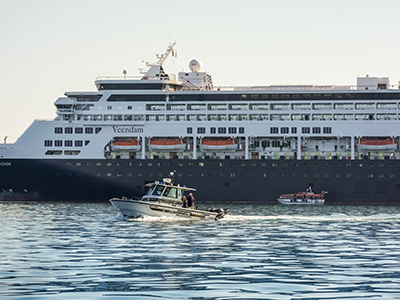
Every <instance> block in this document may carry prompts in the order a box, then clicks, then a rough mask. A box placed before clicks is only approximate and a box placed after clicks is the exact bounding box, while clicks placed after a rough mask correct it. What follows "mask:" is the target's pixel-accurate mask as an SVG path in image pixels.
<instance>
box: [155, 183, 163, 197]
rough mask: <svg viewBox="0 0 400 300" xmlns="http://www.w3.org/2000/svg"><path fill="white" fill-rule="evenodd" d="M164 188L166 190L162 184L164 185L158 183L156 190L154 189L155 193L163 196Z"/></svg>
mask: <svg viewBox="0 0 400 300" xmlns="http://www.w3.org/2000/svg"><path fill="white" fill-rule="evenodd" d="M163 190H164V186H162V185H157V186H156V187H155V189H154V191H153V195H156V196H161V194H162V191H163Z"/></svg>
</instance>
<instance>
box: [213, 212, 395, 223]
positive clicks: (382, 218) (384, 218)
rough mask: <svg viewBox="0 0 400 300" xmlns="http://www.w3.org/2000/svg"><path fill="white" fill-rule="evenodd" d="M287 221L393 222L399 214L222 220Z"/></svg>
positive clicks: (230, 218) (229, 218)
mask: <svg viewBox="0 0 400 300" xmlns="http://www.w3.org/2000/svg"><path fill="white" fill-rule="evenodd" d="M260 220H261V221H262V220H266V221H284V222H285V221H287V222H293V221H298V222H312V221H315V222H393V221H400V214H396V215H393V214H376V215H369V216H354V215H353V216H352V215H346V214H343V213H335V214H332V215H325V216H304V215H273V216H265V215H252V216H246V215H227V216H225V217H224V218H223V219H222V220H220V221H223V222H230V221H260Z"/></svg>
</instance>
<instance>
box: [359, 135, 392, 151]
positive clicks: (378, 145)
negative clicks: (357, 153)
mask: <svg viewBox="0 0 400 300" xmlns="http://www.w3.org/2000/svg"><path fill="white" fill-rule="evenodd" d="M397 148H398V143H397V142H396V141H395V140H394V139H392V138H384V139H378V138H375V139H374V138H362V139H360V140H359V142H358V149H359V150H372V151H374V150H375V151H383V150H396V149H397Z"/></svg>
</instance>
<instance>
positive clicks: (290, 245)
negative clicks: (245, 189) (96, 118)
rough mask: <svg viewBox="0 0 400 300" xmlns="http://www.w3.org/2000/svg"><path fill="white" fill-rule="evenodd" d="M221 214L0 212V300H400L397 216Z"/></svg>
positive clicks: (298, 211) (19, 208) (398, 209)
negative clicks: (182, 217) (176, 217)
mask: <svg viewBox="0 0 400 300" xmlns="http://www.w3.org/2000/svg"><path fill="white" fill-rule="evenodd" d="M225 206H226V207H229V208H230V211H231V215H230V216H228V217H226V218H225V219H223V220H219V221H173V220H171V219H167V218H141V219H127V218H123V217H122V216H121V215H120V214H119V213H118V212H117V211H115V210H114V208H113V207H112V206H111V204H109V203H67V202H0V228H1V235H0V266H1V267H0V299H2V300H5V299H29V300H34V299H56V300H58V299H104V300H107V299H145V300H146V299H147V300H160V299H352V300H354V299H379V300H383V299H400V206H329V205H322V206H284V205H257V206H254V205H233V204H232V205H225Z"/></svg>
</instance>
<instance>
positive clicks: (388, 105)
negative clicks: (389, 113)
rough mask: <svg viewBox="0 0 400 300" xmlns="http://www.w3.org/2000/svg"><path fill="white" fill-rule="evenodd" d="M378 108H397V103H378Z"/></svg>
mask: <svg viewBox="0 0 400 300" xmlns="http://www.w3.org/2000/svg"><path fill="white" fill-rule="evenodd" d="M376 108H377V109H397V104H396V103H378V104H377V105H376Z"/></svg>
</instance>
